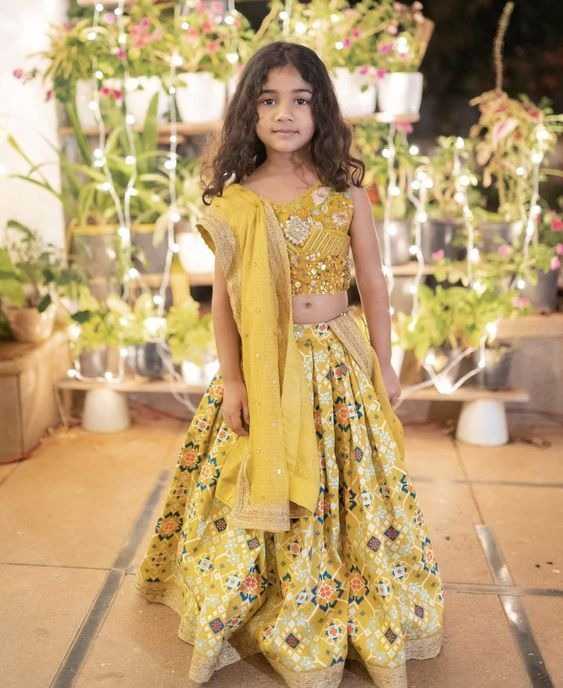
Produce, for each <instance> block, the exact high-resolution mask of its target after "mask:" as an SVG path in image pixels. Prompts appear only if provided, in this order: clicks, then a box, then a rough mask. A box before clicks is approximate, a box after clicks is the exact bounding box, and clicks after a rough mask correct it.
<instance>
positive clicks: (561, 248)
mask: <svg viewBox="0 0 563 688" xmlns="http://www.w3.org/2000/svg"><path fill="white" fill-rule="evenodd" d="M555 253H557V255H559V256H563V244H557V245H556V246H555Z"/></svg>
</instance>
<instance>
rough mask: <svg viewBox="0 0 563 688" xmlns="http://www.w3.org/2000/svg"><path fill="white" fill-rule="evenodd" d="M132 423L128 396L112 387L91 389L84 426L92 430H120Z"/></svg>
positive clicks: (88, 394) (83, 417) (85, 405)
mask: <svg viewBox="0 0 563 688" xmlns="http://www.w3.org/2000/svg"><path fill="white" fill-rule="evenodd" d="M130 424H131V422H130V419H129V409H128V408H127V397H126V395H125V394H122V393H120V392H116V391H115V390H113V389H111V388H110V387H98V388H95V389H90V390H89V391H88V392H87V394H86V400H85V402H84V411H83V413H82V427H83V428H84V429H85V430H88V431H90V432H120V431H121V430H126V429H127V428H128V427H129V425H130Z"/></svg>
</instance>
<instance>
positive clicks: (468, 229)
mask: <svg viewBox="0 0 563 688" xmlns="http://www.w3.org/2000/svg"><path fill="white" fill-rule="evenodd" d="M116 4H117V6H116V7H115V9H114V10H113V12H114V15H115V20H116V23H117V28H118V36H117V42H118V48H119V49H121V50H123V51H124V52H125V53H126V52H127V51H126V47H127V41H128V35H127V30H126V26H125V17H124V14H125V13H124V6H125V0H119V1H118V2H117V3H116ZM192 5H193V3H191V2H183V3H177V4H176V5H175V8H174V16H175V21H177V22H178V21H180V22H182V26H184V25H187V24H188V21H189V13H190V11H192ZM292 7H293V2H292V0H286V2H285V4H284V7H283V9H282V10H281V12H280V13H279V17H278V19H279V21H280V22H281V27H282V33H283V34H284V35H285V36H287V35H288V34H289V32H290V28H291V19H292ZM104 11H106V6H105V4H104V3H101V2H98V3H96V4H95V6H94V13H93V19H92V26H91V28H90V30H89V31H88V33H87V38H88V40H92V41H95V40H96V39H97V38H98V34H99V32H100V31H101V30H102V27H101V26H100V20H101V14H102V12H104ZM233 12H235V9H234V1H233V0H228V1H227V2H226V3H225V13H224V17H223V20H227V21H228V20H229V18H231V20H232V13H233ZM182 64H183V58H182V56H181V55H180V54H179V53H178V52H177V51H174V52H173V53H172V54H171V55H170V57H169V75H168V77H169V78H168V87H167V98H168V105H169V108H168V109H169V118H170V121H169V131H170V135H169V141H168V143H169V145H168V150H167V152H166V159H165V161H164V164H163V167H164V170H165V171H166V173H167V176H168V196H169V210H168V212H167V214H166V231H165V233H166V240H167V241H166V245H167V251H166V257H165V264H164V270H163V273H162V275H161V281H160V285H159V287H158V290H157V293H155V294H154V295H153V302H154V305H155V307H156V315H153V316H150V317H147V318H146V320H145V322H144V326H145V330H146V335H147V337H148V338H149V340H152V341H156V342H157V343H158V344H159V347H161V352H162V353H163V354H164V353H165V345H164V335H165V329H166V319H165V317H164V312H165V303H166V293H167V290H168V288H169V286H170V279H171V269H172V261H173V257H174V254H175V253H176V252H177V251H178V250H179V247H178V244H177V243H176V241H175V234H174V232H175V225H176V223H177V222H178V221H179V220H180V219H181V215H180V212H179V210H178V208H177V197H176V186H177V164H178V150H177V145H178V123H177V111H176V103H175V94H176V87H175V83H176V77H177V73H178V70H179V69H180V68H181V67H182ZM94 77H95V89H94V91H93V96H92V100H91V102H90V103H89V107H90V109H91V110H92V112H93V114H94V117H95V120H96V123H97V147H96V148H95V149H94V151H93V158H94V165H95V167H97V168H99V169H100V170H101V171H102V172H103V174H104V177H105V179H104V181H103V182H102V183H100V185H99V187H98V188H99V189H100V190H101V191H104V192H107V193H109V194H110V196H111V198H112V200H113V203H114V205H115V210H116V215H117V218H118V239H119V242H120V251H121V255H122V257H124V261H125V266H126V269H125V271H124V278H123V288H124V293H125V296H126V297H127V295H128V294H129V288H130V284H131V282H132V281H134V280H140V281H141V283H142V275H141V274H140V273H139V271H138V270H136V268H134V267H133V265H132V246H131V231H132V218H131V199H132V197H133V196H135V194H136V193H137V191H136V188H135V187H136V182H137V178H138V170H137V160H136V155H135V143H134V137H133V127H134V126H135V124H136V122H135V118H134V116H133V115H132V114H129V113H128V111H127V98H126V97H124V98H123V108H124V123H125V126H124V128H125V135H126V140H127V142H128V149H129V150H128V154H127V156H126V158H125V162H126V164H127V166H128V167H129V169H130V175H129V179H128V182H127V185H126V189H125V192H124V197H123V201H122V199H120V197H119V194H118V192H117V190H116V187H115V184H114V180H113V179H112V174H111V170H110V168H109V165H108V162H107V159H106V145H107V131H106V126H105V123H104V117H103V114H102V110H101V102H100V101H101V99H100V95H101V94H100V90H101V87H102V84H103V82H104V78H105V75H104V74H103V72H102V71H101V70H100V69H98V67H97V65H94ZM128 77H129V72H128V65H127V63H126V64H125V69H124V76H123V79H124V84H125V88H124V89H123V91H124V93H125V92H126V90H127V81H128ZM396 135H397V126H396V123H395V122H394V121H392V122H390V123H389V125H388V131H387V137H386V142H385V144H384V148H383V149H382V151H381V155H382V156H383V158H385V159H386V162H387V187H386V195H385V199H384V207H383V213H384V214H383V256H382V263H383V265H382V268H383V273H384V276H385V278H386V281H387V286H388V292H389V298H390V300H391V296H392V294H393V290H394V288H395V278H394V270H393V264H392V248H393V236H394V233H395V231H396V229H395V227H394V225H393V223H392V221H391V218H392V204H393V200H394V198H396V197H397V196H400V195H401V194H402V193H403V192H404V190H402V189H401V188H400V187H399V184H398V173H397V150H396V146H395V138H396ZM549 136H550V135H549V133H548V132H547V130H546V129H545V127H544V126H543V125H542V124H539V125H538V129H537V142H538V146H537V149H535V150H534V151H533V152H532V155H531V165H530V167H529V168H524V167H522V169H521V171H519V172H518V173H519V174H520V173H521V176H522V177H523V178H525V179H529V180H530V187H531V195H530V202H529V204H528V207H527V217H526V218H525V220H524V222H523V224H524V226H525V234H524V238H523V245H522V248H523V253H524V257H525V259H527V257H528V251H529V246H530V243H531V242H532V241H537V227H538V217H539V211H540V206H539V205H538V199H539V181H540V168H541V163H542V160H543V157H544V144H545V142H546V141H547V139H548V138H549ZM409 152H410V153H411V154H412V155H417V154H418V147H417V146H415V145H411V146H410V147H409ZM464 153H465V142H464V139H463V138H461V137H458V138H457V139H456V142H455V151H454V158H453V171H452V176H453V180H454V184H455V194H454V200H455V201H456V203H458V204H459V206H460V209H461V216H462V221H463V227H464V228H465V236H466V261H467V277H468V281H469V287H470V288H472V289H475V290H476V291H477V292H478V293H479V292H482V290H484V288H485V287H484V285H483V284H481V282H480V281H479V280H478V279H474V276H473V275H474V266H475V265H476V264H477V263H478V262H479V261H480V260H481V257H480V253H479V249H478V248H477V247H476V245H475V220H474V216H473V212H472V210H471V207H470V203H469V198H468V189H469V187H470V186H471V185H472V184H473V179H472V176H471V173H470V171H469V170H468V168H467V166H466V164H465V163H464ZM432 185H433V180H432V175H431V172H430V170H429V169H428V168H427V166H425V165H420V166H418V167H417V168H416V169H415V170H414V172H412V173H410V175H409V176H408V179H407V188H406V195H407V198H408V199H409V200H410V202H411V203H412V205H413V208H414V211H415V212H414V216H413V221H412V228H413V243H412V244H411V246H410V249H409V252H410V254H411V255H412V256H413V257H414V259H415V262H416V271H415V274H414V279H413V281H412V284H411V285H410V287H409V291H410V292H411V293H412V297H413V299H412V301H413V303H412V310H411V321H410V325H409V327H410V328H415V327H416V316H417V313H418V311H419V297H418V293H419V286H420V284H421V283H422V280H423V279H424V275H425V274H426V272H427V269H426V264H425V260H424V254H423V250H422V239H423V232H424V231H425V226H426V223H427V221H428V210H427V207H428V203H429V194H430V190H431V189H432ZM516 286H517V288H519V289H523V288H525V286H526V281H525V280H524V279H523V278H521V277H520V278H519V279H518V280H517V281H516ZM390 315H391V316H393V315H394V309H393V307H392V306H390ZM496 331H497V322H490V323H488V324H487V326H486V328H485V332H484V334H483V336H482V337H481V340H480V343H479V347H466V348H465V349H463V351H461V352H459V353H458V354H457V355H455V356H454V357H452V358H451V360H450V361H449V362H448V364H447V365H446V366H445V367H443V368H442V369H441V370H440V372H439V373H438V372H436V370H435V365H436V363H437V359H436V355H435V352H434V351H430V352H429V353H428V354H427V356H426V357H425V360H424V361H423V363H422V365H423V368H424V370H425V371H426V373H427V375H428V379H427V380H424V381H423V382H421V383H419V384H416V385H410V386H408V387H406V388H404V389H403V393H402V396H401V398H400V400H399V402H398V403H399V404H400V403H401V402H402V401H403V400H404V399H407V398H408V397H409V395H411V394H412V393H413V392H415V391H416V390H417V389H420V388H423V387H428V386H434V387H435V388H436V389H437V390H438V391H439V392H441V393H443V394H450V393H452V392H454V391H455V390H456V389H458V388H459V387H460V386H461V385H463V384H464V382H466V381H467V380H468V379H469V378H470V377H472V376H473V375H475V374H477V373H478V372H479V370H480V369H481V368H483V367H484V365H485V353H484V352H485V348H486V345H487V343H488V342H490V341H492V340H493V339H494V337H495V336H496ZM73 335H74V336H76V335H77V332H76V327H74V332H73ZM477 349H478V350H479V357H478V361H477V366H476V367H474V368H473V369H472V370H470V371H469V372H468V373H466V374H465V375H463V376H462V377H460V378H459V379H458V380H455V381H452V379H451V378H452V376H451V371H452V370H453V369H454V368H455V366H457V364H458V363H459V362H460V361H461V360H462V359H463V358H465V357H467V356H469V355H471V354H473V353H474V352H475V351H477ZM162 359H163V361H164V363H165V366H166V367H167V369H168V372H169V373H170V375H172V377H174V378H177V377H178V374H177V373H176V371H175V370H174V368H173V366H172V365H171V363H170V361H169V360H168V357H167V356H166V355H163V356H162ZM69 374H73V375H74V376H80V372H79V371H78V370H73V371H69ZM106 379H107V380H108V381H112V380H113V379H114V377H113V375H112V374H111V373H109V372H107V373H106ZM177 398H179V400H180V401H182V403H185V404H186V405H188V406H189V407H190V409H191V410H192V411H193V410H194V409H193V406H192V405H191V402H189V400H187V399H184V398H183V397H177Z"/></svg>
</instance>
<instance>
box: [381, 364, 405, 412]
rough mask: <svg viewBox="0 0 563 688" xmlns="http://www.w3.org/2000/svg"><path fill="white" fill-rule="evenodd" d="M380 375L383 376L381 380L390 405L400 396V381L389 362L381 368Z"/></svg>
mask: <svg viewBox="0 0 563 688" xmlns="http://www.w3.org/2000/svg"><path fill="white" fill-rule="evenodd" d="M381 375H382V377H383V382H384V383H385V389H386V390H387V396H388V397H389V401H390V402H391V405H393V404H395V402H397V401H398V400H399V397H400V396H401V383H400V382H399V378H398V376H397V373H396V372H395V370H394V368H393V366H391V365H390V364H389V365H386V366H383V367H382V368H381Z"/></svg>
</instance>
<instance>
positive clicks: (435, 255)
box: [432, 248, 444, 260]
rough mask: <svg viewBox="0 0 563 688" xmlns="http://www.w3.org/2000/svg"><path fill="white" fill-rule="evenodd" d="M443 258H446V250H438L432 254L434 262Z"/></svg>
mask: <svg viewBox="0 0 563 688" xmlns="http://www.w3.org/2000/svg"><path fill="white" fill-rule="evenodd" d="M443 257H444V249H442V248H440V249H438V250H437V251H434V253H433V254H432V258H433V259H434V260H442V258H443Z"/></svg>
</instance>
